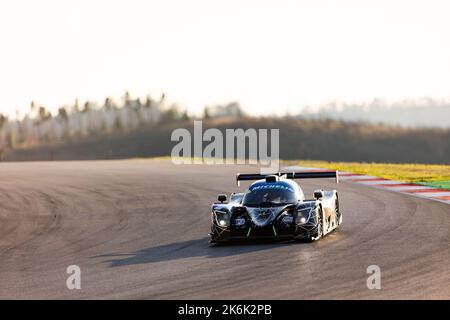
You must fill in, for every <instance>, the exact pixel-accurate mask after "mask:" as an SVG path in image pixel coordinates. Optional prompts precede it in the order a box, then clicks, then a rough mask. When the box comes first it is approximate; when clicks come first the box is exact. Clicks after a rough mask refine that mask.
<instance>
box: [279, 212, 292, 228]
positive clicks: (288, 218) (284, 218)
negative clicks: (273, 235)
mask: <svg viewBox="0 0 450 320" xmlns="http://www.w3.org/2000/svg"><path fill="white" fill-rule="evenodd" d="M279 219H280V220H281V222H282V223H284V224H285V225H290V224H292V222H294V217H293V216H292V214H289V213H288V212H286V211H285V212H283V213H282V214H281V215H280V217H279Z"/></svg>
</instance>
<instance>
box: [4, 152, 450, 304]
mask: <svg viewBox="0 0 450 320" xmlns="http://www.w3.org/2000/svg"><path fill="white" fill-rule="evenodd" d="M248 171H254V169H252V168H248V167H247V168H243V167H236V166H200V165H189V166H188V165H185V166H175V165H173V164H171V163H170V162H169V161H162V160H123V161H86V162H28V163H1V164H0V261H1V262H0V298H2V299H5V298H6V299H11V298H27V299H28V298H35V299H47V298H57V299H80V298H81V299H85V298H89V299H92V298H94V299H96V298H100V299H104V298H106V299H116V298H125V299H128V298H138V299H168V298H181V299H211V298H217V299H265V298H269V299H305V298H306V299H321V298H331V299H342V298H349V299H379V298H380V299H407V298H413V299H428V298H437V299H450V275H449V274H450V273H449V270H450V254H449V250H450V247H449V244H450V206H449V205H447V204H445V203H439V202H433V201H430V200H427V199H420V198H415V197H410V196H407V195H403V194H400V193H393V192H389V191H385V190H379V189H374V188H370V187H365V186H362V185H355V184H351V183H345V182H343V183H341V184H339V185H336V184H334V182H333V180H327V179H318V180H307V181H302V183H301V185H302V186H303V189H304V192H305V194H307V195H311V194H312V192H313V190H314V189H316V188H320V187H324V188H336V189H337V190H338V192H339V195H340V201H341V211H342V212H343V215H344V221H343V224H342V226H341V227H340V228H339V229H338V230H336V231H335V232H333V233H332V234H330V235H328V236H326V237H325V238H323V239H321V240H319V241H317V242H314V243H263V244H249V245H232V246H220V247H211V246H209V244H208V237H207V233H208V232H209V226H210V215H209V206H210V203H211V202H212V201H214V200H215V199H216V196H217V194H218V193H229V192H232V191H237V190H238V189H237V187H236V185H235V181H234V177H235V174H236V173H237V172H248ZM244 186H245V185H244ZM240 190H243V187H242V186H241V188H240ZM69 265H78V266H80V268H81V290H68V289H67V287H66V279H67V277H68V276H69V275H68V274H66V268H67V266H69ZM369 265H378V266H379V267H380V268H381V286H382V288H381V290H369V289H367V286H366V279H367V277H368V276H369V275H368V274H367V272H366V270H367V267H368V266H369Z"/></svg>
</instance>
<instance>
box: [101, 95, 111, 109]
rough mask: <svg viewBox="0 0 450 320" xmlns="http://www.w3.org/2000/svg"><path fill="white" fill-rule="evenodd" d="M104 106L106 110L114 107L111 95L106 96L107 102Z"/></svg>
mask: <svg viewBox="0 0 450 320" xmlns="http://www.w3.org/2000/svg"><path fill="white" fill-rule="evenodd" d="M103 108H104V109H105V110H111V109H114V102H113V101H112V99H111V98H109V97H107V98H105V102H104V103H103Z"/></svg>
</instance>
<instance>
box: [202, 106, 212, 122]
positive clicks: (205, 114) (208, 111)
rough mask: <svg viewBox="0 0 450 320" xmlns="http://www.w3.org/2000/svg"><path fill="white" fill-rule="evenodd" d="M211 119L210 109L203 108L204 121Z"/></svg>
mask: <svg viewBox="0 0 450 320" xmlns="http://www.w3.org/2000/svg"><path fill="white" fill-rule="evenodd" d="M210 118H211V112H210V110H209V107H208V106H206V107H204V108H203V119H210Z"/></svg>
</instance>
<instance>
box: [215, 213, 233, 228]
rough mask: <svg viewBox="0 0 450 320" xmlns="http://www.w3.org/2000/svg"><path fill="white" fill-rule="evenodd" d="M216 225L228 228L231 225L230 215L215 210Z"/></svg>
mask: <svg viewBox="0 0 450 320" xmlns="http://www.w3.org/2000/svg"><path fill="white" fill-rule="evenodd" d="M213 214H214V217H215V219H216V224H217V225H218V226H221V227H228V226H229V225H230V213H229V212H227V211H222V210H213Z"/></svg>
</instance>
